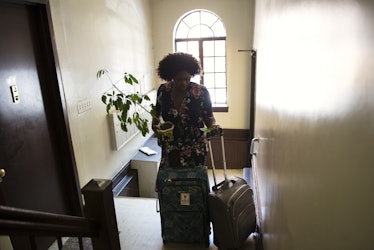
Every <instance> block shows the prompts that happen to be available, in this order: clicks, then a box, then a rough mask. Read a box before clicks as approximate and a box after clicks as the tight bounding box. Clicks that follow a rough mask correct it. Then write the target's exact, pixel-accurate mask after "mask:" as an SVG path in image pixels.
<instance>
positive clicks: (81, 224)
mask: <svg viewBox="0 0 374 250" xmlns="http://www.w3.org/2000/svg"><path fill="white" fill-rule="evenodd" d="M99 230H100V226H99V222H98V221H96V220H94V219H89V218H85V217H79V216H71V215H62V214H53V213H48V212H41V211H35V210H29V209H22V208H15V207H9V206H3V205H0V234H5V235H38V236H72V237H96V236H98V234H99Z"/></svg>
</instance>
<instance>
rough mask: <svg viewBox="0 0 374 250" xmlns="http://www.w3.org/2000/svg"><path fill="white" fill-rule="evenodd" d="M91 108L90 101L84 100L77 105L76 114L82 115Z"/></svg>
mask: <svg viewBox="0 0 374 250" xmlns="http://www.w3.org/2000/svg"><path fill="white" fill-rule="evenodd" d="M91 108H92V106H91V100H90V99H85V100H82V101H80V102H78V104H77V109H78V114H82V113H84V112H87V111H88V110H90V109H91Z"/></svg>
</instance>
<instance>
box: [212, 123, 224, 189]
mask: <svg viewBox="0 0 374 250" xmlns="http://www.w3.org/2000/svg"><path fill="white" fill-rule="evenodd" d="M219 135H220V138H221V147H222V159H223V175H224V177H225V180H223V181H222V182H220V183H218V185H217V179H216V166H215V165H214V158H213V152H212V143H211V142H210V138H209V137H208V145H209V152H210V159H211V162H212V169H213V180H214V187H213V189H216V188H217V187H218V186H221V185H222V184H223V183H226V182H227V181H228V179H227V174H226V155H225V141H224V139H223V129H222V128H219Z"/></svg>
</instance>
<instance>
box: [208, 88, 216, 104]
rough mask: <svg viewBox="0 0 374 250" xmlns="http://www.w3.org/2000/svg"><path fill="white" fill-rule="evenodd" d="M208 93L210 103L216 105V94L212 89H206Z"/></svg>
mask: <svg viewBox="0 0 374 250" xmlns="http://www.w3.org/2000/svg"><path fill="white" fill-rule="evenodd" d="M208 91H209V95H210V100H211V101H212V103H213V104H214V103H216V93H215V91H214V89H213V88H208Z"/></svg>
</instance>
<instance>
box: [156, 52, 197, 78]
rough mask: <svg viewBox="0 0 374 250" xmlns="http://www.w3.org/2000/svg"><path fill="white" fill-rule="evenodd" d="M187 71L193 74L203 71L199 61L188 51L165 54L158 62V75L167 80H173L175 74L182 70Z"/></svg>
mask: <svg viewBox="0 0 374 250" xmlns="http://www.w3.org/2000/svg"><path fill="white" fill-rule="evenodd" d="M181 71H187V72H188V73H189V74H190V75H191V76H195V75H198V74H200V73H201V71H202V70H201V67H200V63H199V61H198V60H197V59H196V58H195V57H193V56H192V55H190V54H187V53H181V52H178V53H172V54H168V55H167V56H165V57H164V58H163V59H162V60H161V61H160V62H159V64H158V69H157V73H158V76H159V77H160V78H161V79H163V80H166V81H171V80H173V78H174V76H175V75H176V74H177V73H179V72H181Z"/></svg>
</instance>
